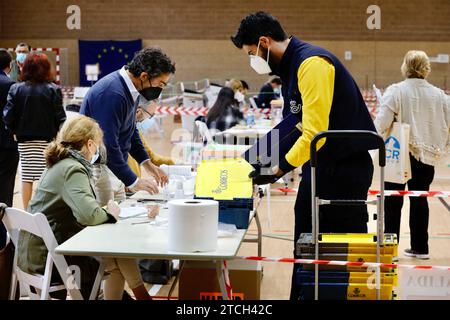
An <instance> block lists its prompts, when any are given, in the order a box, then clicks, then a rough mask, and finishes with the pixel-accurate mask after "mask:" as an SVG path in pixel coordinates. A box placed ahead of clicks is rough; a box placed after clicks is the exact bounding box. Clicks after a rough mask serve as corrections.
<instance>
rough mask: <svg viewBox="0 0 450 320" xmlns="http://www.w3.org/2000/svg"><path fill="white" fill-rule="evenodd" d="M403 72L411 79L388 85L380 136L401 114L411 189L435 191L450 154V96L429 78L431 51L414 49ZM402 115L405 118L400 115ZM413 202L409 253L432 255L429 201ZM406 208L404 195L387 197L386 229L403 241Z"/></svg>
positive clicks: (398, 186)
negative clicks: (438, 166)
mask: <svg viewBox="0 0 450 320" xmlns="http://www.w3.org/2000/svg"><path fill="white" fill-rule="evenodd" d="M401 71H402V74H403V76H404V77H405V80H404V81H402V82H400V83H396V84H393V85H391V86H390V87H388V88H387V89H386V92H385V93H384V95H383V97H382V99H381V107H380V112H379V113H378V114H377V117H376V119H375V126H376V128H377V130H378V132H379V133H380V134H382V135H386V134H387V133H388V131H389V129H390V128H391V127H392V125H393V122H394V119H395V118H397V120H398V121H401V122H402V123H407V124H409V125H410V137H409V152H410V160H411V179H410V180H409V181H408V182H407V185H408V189H409V190H415V191H429V190H430V185H431V183H432V182H433V179H434V167H435V165H436V164H437V163H438V161H439V160H440V159H442V158H443V157H445V156H446V155H448V152H449V146H450V140H449V129H450V97H449V96H448V95H446V94H445V93H444V91H443V90H441V89H439V88H436V87H435V86H433V85H432V84H430V83H429V82H428V81H427V80H426V78H427V77H428V75H429V73H430V72H431V66H430V59H429V58H428V56H427V54H426V53H425V52H423V51H409V52H408V53H407V54H406V55H405V58H404V60H403V64H402V66H401ZM400 116H401V119H399V118H398V117H400ZM405 187H406V184H397V183H390V182H386V184H385V188H386V190H405ZM409 201H410V213H409V228H410V232H411V247H410V248H409V249H406V250H405V252H404V254H405V256H407V257H413V258H418V259H428V258H429V248H428V220H429V211H430V210H429V208H428V200H427V198H424V197H410V198H409ZM402 207H403V197H387V198H386V200H385V232H387V233H396V234H397V239H398V241H400V220H401V212H402Z"/></svg>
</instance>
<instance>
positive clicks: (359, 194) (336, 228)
mask: <svg viewBox="0 0 450 320" xmlns="http://www.w3.org/2000/svg"><path fill="white" fill-rule="evenodd" d="M322 163H323V162H322ZM302 173H303V175H302V181H301V182H300V186H299V190H298V194H297V200H296V202H295V233H294V239H295V243H294V257H296V258H299V257H298V256H297V254H296V251H295V244H296V242H297V240H298V238H299V237H300V234H301V233H310V232H311V231H312V223H311V221H312V216H311V167H310V166H309V163H308V164H306V165H304V166H303V168H302ZM316 173H317V174H316V177H317V178H316V181H317V184H316V185H317V194H316V195H317V196H318V197H320V198H322V199H327V200H338V199H340V200H362V199H367V193H368V191H369V188H370V185H371V183H372V178H373V164H372V159H371V157H370V155H369V153H368V152H362V153H358V154H355V155H352V156H349V157H346V158H345V159H341V160H339V161H335V162H331V161H330V162H328V164H327V165H322V166H320V162H319V167H318V168H317V169H316ZM367 222H368V212H367V206H366V205H362V206H329V205H326V206H321V207H320V209H319V232H322V233H367ZM298 268H299V265H298V264H294V268H293V273H292V284H291V300H297V299H298V292H297V289H296V286H295V283H296V281H295V278H296V273H297V269H298Z"/></svg>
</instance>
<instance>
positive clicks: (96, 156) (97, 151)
mask: <svg viewBox="0 0 450 320" xmlns="http://www.w3.org/2000/svg"><path fill="white" fill-rule="evenodd" d="M98 157H100V150H99V148H98V146H97V150H96V151H95V153H94V155H93V156H92V159H91V164H94V163H95V162H96V161H97V160H98Z"/></svg>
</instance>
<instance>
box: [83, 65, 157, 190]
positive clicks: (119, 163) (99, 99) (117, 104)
mask: <svg viewBox="0 0 450 320" xmlns="http://www.w3.org/2000/svg"><path fill="white" fill-rule="evenodd" d="M80 113H81V114H84V115H86V116H88V117H91V118H93V119H95V120H96V121H97V122H98V123H99V124H100V127H101V128H102V130H103V134H104V136H103V139H104V143H105V146H106V150H107V165H108V167H109V168H110V169H111V171H112V172H113V173H114V174H115V175H116V176H117V177H118V178H119V179H120V180H121V181H122V182H123V183H124V184H125V185H126V186H130V185H132V184H133V183H134V182H135V181H136V179H137V176H136V174H135V173H134V172H133V171H132V170H131V168H130V167H129V166H128V163H127V160H128V154H131V156H132V157H133V158H134V159H136V161H137V162H138V163H142V162H143V161H145V160H147V159H149V157H148V154H147V152H146V151H145V149H144V146H143V144H142V141H141V138H140V137H139V132H138V130H137V129H136V120H135V117H136V105H135V103H134V101H133V97H132V96H131V93H130V91H129V89H128V87H127V85H126V83H125V80H124V79H123V78H122V76H121V75H120V73H119V71H115V72H113V73H110V74H109V75H107V76H106V77H104V78H102V79H100V80H99V81H98V82H97V83H96V84H94V86H92V88H91V89H89V91H88V93H87V94H86V97H85V98H84V101H83V105H82V106H81V110H80Z"/></svg>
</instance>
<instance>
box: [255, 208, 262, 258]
mask: <svg viewBox="0 0 450 320" xmlns="http://www.w3.org/2000/svg"><path fill="white" fill-rule="evenodd" d="M255 222H256V228H257V229H258V239H257V240H258V257H261V254H262V228H261V221H259V214H258V210H256V212H255Z"/></svg>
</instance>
